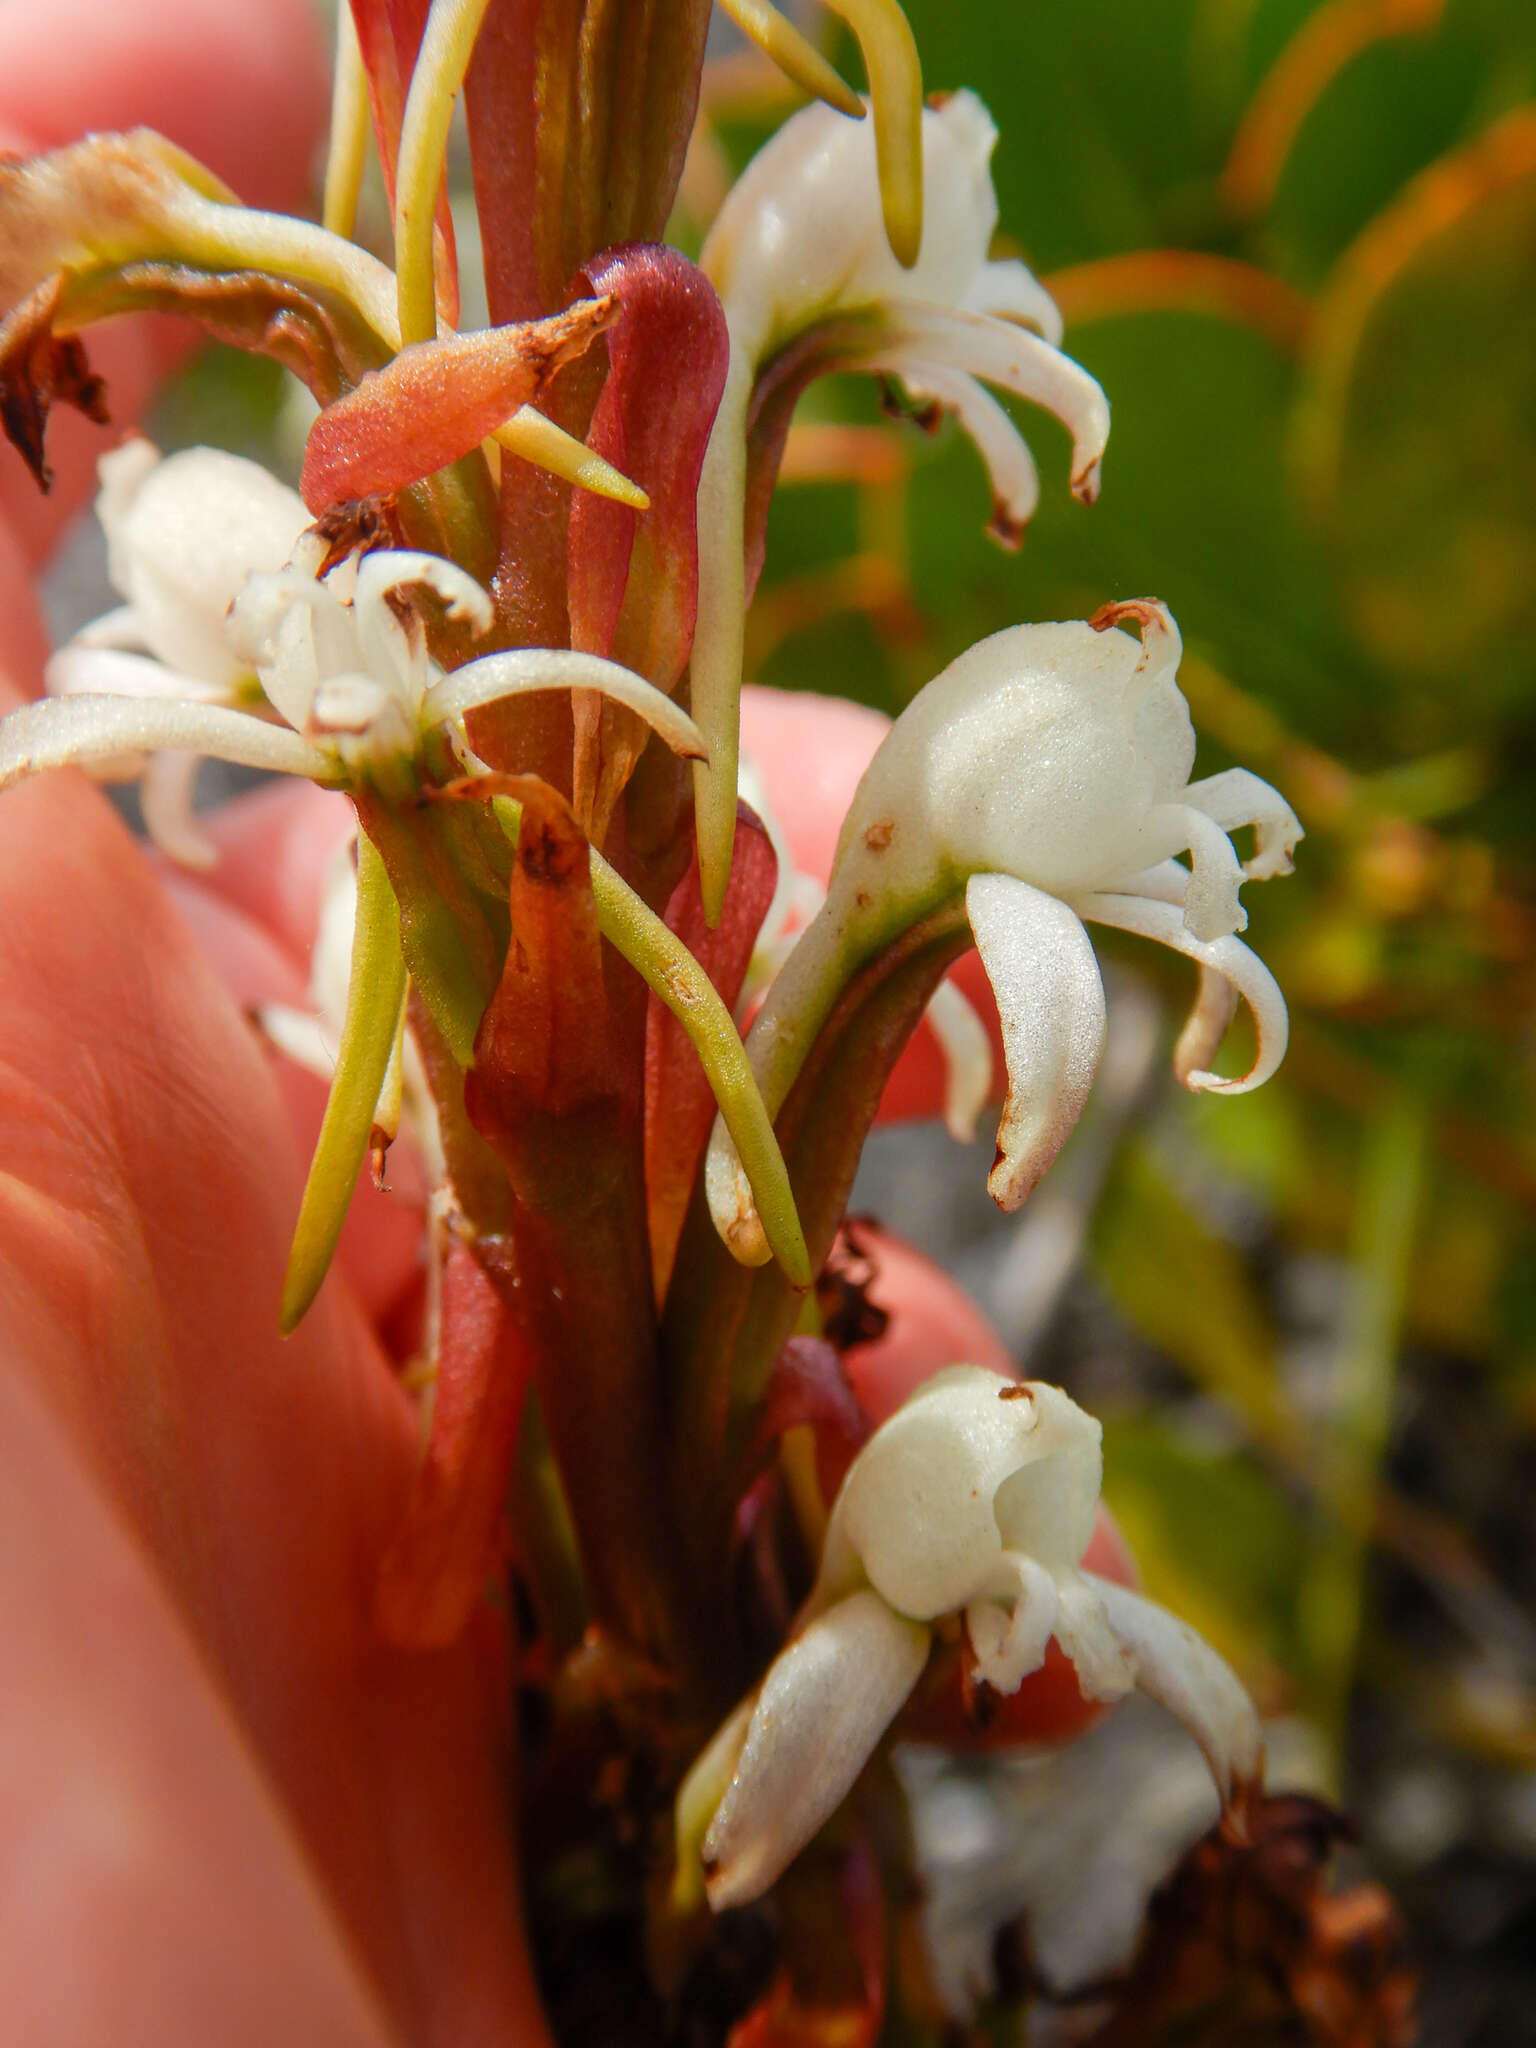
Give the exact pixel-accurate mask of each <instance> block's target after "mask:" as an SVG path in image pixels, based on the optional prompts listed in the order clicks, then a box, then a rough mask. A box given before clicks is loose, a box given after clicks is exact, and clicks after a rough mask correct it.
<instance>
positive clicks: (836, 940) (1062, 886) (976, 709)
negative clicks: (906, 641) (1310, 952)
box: [707, 601, 1301, 1261]
mask: <svg viewBox="0 0 1536 2048" xmlns="http://www.w3.org/2000/svg"><path fill="white" fill-rule="evenodd" d="M1126 619H1128V620H1133V621H1135V622H1137V623H1139V624H1140V626H1141V629H1142V641H1141V645H1140V646H1138V645H1137V644H1136V642H1135V641H1134V640H1133V639H1132V638H1131V637H1130V636H1129V635H1128V634H1125V633H1120V632H1114V631H1110V630H1108V629H1109V628H1110V627H1112V626H1114V625H1116V624H1117V623H1118V622H1119V621H1121V620H1126ZM1179 653H1180V643H1179V635H1178V629H1177V628H1176V627H1175V625H1174V623H1173V620H1172V619H1171V618H1170V617H1169V615H1168V613H1167V612H1166V611H1165V610H1164V609H1163V607H1162V606H1161V605H1159V604H1156V603H1153V602H1151V601H1139V602H1136V603H1132V604H1121V605H1110V606H1106V607H1105V609H1104V610H1103V611H1102V612H1100V613H1099V614H1098V615H1097V617H1096V618H1095V619H1094V620H1093V621H1092V622H1091V623H1085V622H1083V621H1081V620H1074V621H1071V622H1069V623H1066V624H1058V625H1038V626H1015V627H1013V628H1011V629H1010V630H1008V631H1006V632H1002V633H995V634H994V635H993V636H992V637H991V638H990V639H988V640H983V641H982V642H980V644H979V645H977V646H975V647H973V648H971V649H970V651H969V652H968V653H966V654H963V655H961V656H960V658H959V660H957V661H955V662H953V663H951V665H950V666H949V667H948V668H947V669H946V670H945V671H944V672H943V674H942V675H940V676H938V677H936V678H935V679H934V681H933V682H931V683H930V684H928V686H927V687H926V688H925V689H924V690H922V691H921V692H920V693H919V694H918V696H917V697H916V698H915V699H914V701H913V702H912V704H911V705H909V706H908V708H907V709H906V711H904V712H903V713H902V715H901V717H900V718H899V719H898V720H897V721H896V723H895V725H894V726H893V727H892V729H891V733H890V735H889V737H888V738H887V739H886V740H885V742H884V743H883V745H882V746H881V748H880V750H879V752H878V753H877V754H876V755H875V758H874V760H873V761H872V762H871V764H870V766H869V769H868V771H867V773H866V774H865V776H864V779H863V781H862V782H861V783H860V784H859V787H858V789H857V791H856V792H855V795H854V800H853V803H852V805H851V807H850V809H849V812H848V816H847V819H846V820H845V822H844V825H843V832H842V838H841V840H840V842H839V845H838V853H837V859H836V862H835V864H834V866H833V870H832V877H831V882H830V886H829V889H828V895H827V901H826V903H825V905H824V906H823V907H822V910H821V912H820V913H819V915H818V916H817V917H816V919H815V920H814V921H813V923H812V924H811V925H810V927H809V928H808V930H807V931H806V933H805V935H804V937H803V938H802V939H801V941H800V943H799V945H798V946H797V947H796V948H795V950H794V952H793V953H792V954H791V955H790V958H789V960H788V961H787V963H786V964H785V966H784V968H783V970H782V972H781V973H780V974H779V976H778V978H777V980H776V981H775V982H774V985H773V987H772V989H771V990H770V992H769V995H768V998H767V1001H766V1002H765V1003H764V1005H763V1008H762V1010H761V1011H760V1012H759V1014H758V1018H757V1021H756V1023H755V1024H754V1025H753V1027H752V1032H751V1035H750V1037H749V1039H748V1042H747V1050H748V1053H749V1055H750V1056H751V1059H752V1063H753V1068H754V1071H755V1072H756V1073H757V1076H758V1081H759V1085H760V1087H761V1088H762V1092H763V1097H764V1100H765V1101H766V1102H767V1104H768V1107H769V1110H770V1112H771V1113H775V1114H776V1113H777V1111H778V1109H779V1107H780V1105H781V1104H782V1103H783V1101H784V1098H785V1096H786V1094H787V1093H788V1090H789V1087H790V1086H791V1084H792V1083H793V1080H794V1078H795V1075H796V1074H797V1073H798V1071H799V1068H800V1065H801V1062H802V1061H803V1060H804V1058H805V1055H806V1053H807V1052H808V1051H809V1048H810V1045H811V1043H812V1042H813V1041H814V1038H815V1036H816V1033H817V1031H818V1030H819V1029H820V1027H821V1025H822V1023H823V1022H824V1021H825V1019H826V1017H827V1015H828V1014H829V1012H830V1009H831V1007H832V1004H833V1003H834V1002H835V1001H836V999H837V997H838V995H839V994H840V992H841V990H842V989H843V988H844V987H845V986H846V985H847V982H848V980H849V979H850V977H851V975H852V974H854V973H856V972H857V971H858V970H859V969H860V968H861V967H863V966H865V965H866V964H867V963H868V962H870V961H871V960H873V959H875V958H876V957H878V955H879V954H880V953H881V952H883V951H884V950H885V949H886V948H887V947H888V946H890V945H891V944H892V943H893V942H894V940H895V939H896V938H898V937H899V936H900V935H901V933H902V932H904V931H906V930H907V929H909V928H910V927H911V926H912V925H914V924H916V923H918V922H919V921H920V920H921V919H923V918H925V917H928V916H931V915H933V914H934V913H935V912H937V911H938V910H940V909H942V908H943V907H944V906H946V905H947V904H950V903H953V902H954V901H955V900H956V899H957V898H959V897H960V896H961V895H962V893H963V896H964V900H965V908H966V914H967V916H968V917H969V920H970V924H971V929H972V932H973V934H974V936H975V940H976V945H977V949H978V951H979V952H980V954H981V958H982V963H983V965H984V966H985V968H986V970H987V975H988V978H989V979H990V981H991V983H992V988H993V992H994V994H995V995H996V997H997V1006H998V1012H999V1016H1000V1018H1001V1020H1002V1030H1003V1049H1004V1053H1005V1056H1006V1060H1007V1068H1008V1096H1007V1101H1006V1103H1005V1105H1004V1109H1003V1117H1002V1123H1001V1125H1000V1127H999V1130H998V1139H997V1142H998V1157H997V1163H996V1165H995V1166H994V1167H993V1170H992V1174H991V1177H990V1179H989V1181H988V1186H989V1188H990V1189H991V1192H992V1194H993V1196H994V1198H995V1199H996V1201H997V1202H998V1203H999V1204H1000V1206H1001V1207H1003V1208H1005V1209H1012V1208H1016V1207H1017V1206H1018V1205H1019V1203H1021V1202H1022V1201H1023V1200H1024V1199H1025V1197H1026V1196H1027V1195H1028V1194H1029V1192H1030V1190H1031V1189H1032V1188H1033V1187H1034V1185H1035V1183H1036V1182H1037V1181H1038V1180H1039V1178H1040V1176H1041V1175H1042V1174H1043V1173H1044V1172H1045V1170H1046V1168H1047V1167H1048V1166H1049V1165H1050V1163H1051V1161H1052V1160H1053V1159H1054V1158H1055V1156H1056V1154H1057V1152H1058V1151H1060V1149H1061V1146H1062V1145H1063V1143H1064V1142H1065V1140H1066V1137H1067V1135H1068V1133H1069V1132H1070V1131H1071V1129H1072V1127H1073V1125H1074V1124H1075V1123H1076V1121H1077V1118H1078V1116H1079V1115H1080V1113H1081V1111H1082V1107H1083V1104H1084V1101H1085V1100H1086V1098H1087V1094H1088V1089H1089V1087H1090V1085H1091V1083H1092V1080H1093V1076H1094V1072H1095V1069H1096V1068H1097V1066H1098V1061H1099V1055H1100V1052H1101V1050H1102V1048H1103V1040H1104V989H1103V983H1102V981H1101V979H1100V975H1099V969H1098V963H1097V961H1096V960H1095V958H1094V954H1093V948H1092V946H1091V945H1090V944H1089V942H1088V937H1087V934H1086V932H1085V931H1084V929H1083V920H1084V919H1087V920H1089V921H1091V922H1094V923H1098V924H1107V925H1115V926H1118V927H1119V928H1121V929H1122V930H1125V931H1133V932H1140V933H1142V934H1144V935H1145V936H1146V937H1148V938H1153V939H1157V940H1159V941H1161V943H1162V944H1164V945H1166V946H1171V947H1172V948H1173V949H1174V950H1175V951H1177V952H1180V953H1185V954H1188V955H1189V957H1190V958H1191V959H1193V960H1195V961H1197V962H1198V963H1199V965H1200V990H1199V994H1198V996H1197V998H1196V1002H1195V1007H1194V1011H1193V1013H1192V1015H1191V1017H1190V1020H1189V1023H1188V1024H1187V1025H1186V1027H1185V1030H1184V1032H1183V1035H1182V1036H1181V1038H1180V1040H1179V1043H1178V1046H1177V1047H1176V1049H1175V1054H1174V1065H1175V1070H1176V1072H1177V1073H1178V1076H1179V1078H1180V1080H1182V1081H1183V1083H1184V1084H1185V1086H1186V1087H1188V1088H1191V1089H1195V1090H1211V1091H1217V1092H1221V1093H1225V1094H1241V1093H1243V1092H1244V1091H1246V1090H1248V1089H1251V1088H1256V1087H1257V1086H1258V1085H1259V1084H1260V1082H1262V1081H1264V1080H1266V1079H1267V1078H1268V1077H1269V1075H1270V1074H1272V1073H1273V1072H1274V1070H1275V1068H1276V1067H1277V1066H1278V1065H1279V1063H1280V1060H1281V1058H1282V1056H1283V1054H1284V1051H1285V1042H1286V1030H1287V1019H1286V1011H1285V1001H1284V998H1283V997H1282V996H1281V994H1280V991H1279V989H1278V987H1277V986H1276V985H1275V982H1274V979H1273V977H1272V976H1271V975H1270V973H1269V971H1268V969H1267V968H1266V967H1265V966H1264V965H1263V963H1262V962H1261V961H1260V960H1259V959H1258V958H1257V957H1256V956H1255V955H1254V954H1253V953H1251V952H1250V951H1249V950H1248V948H1247V947H1246V946H1245V945H1243V944H1242V942H1241V941H1240V940H1239V939H1238V938H1237V937H1236V936H1235V935H1236V933H1237V932H1239V931H1241V930H1242V929H1243V927H1244V925H1245V924H1246V922H1247V919H1246V916H1245V913H1244V911H1243V909H1242V906H1241V905H1240V903H1239V901H1238V888H1239V886H1240V884H1241V883H1242V881H1243V880H1244V879H1245V877H1248V878H1253V879H1262V878H1265V877H1268V876H1272V875H1278V874H1283V873H1285V872H1287V870H1288V869H1289V867H1290V865H1291V851H1292V848H1293V847H1294V846H1295V844H1296V841H1297V840H1298V839H1299V838H1300V837H1301V827H1300V825H1299V824H1298V823H1297V821H1296V818H1295V816H1294V814H1293V813H1292V811H1291V810H1290V807H1289V806H1288V805H1287V804H1286V803H1285V802H1284V800H1283V799H1282V798H1281V797H1280V796H1279V795H1277V793H1276V792H1275V791H1274V790H1273V789H1271V788H1270V787H1269V785H1268V784H1267V783H1264V782H1261V781H1260V780H1259V779H1258V777H1257V776H1254V775H1250V774H1249V773H1248V772H1247V771H1246V770H1244V769H1240V768H1235V769H1229V770H1227V771H1226V772H1225V773H1224V774H1220V775H1214V776H1211V777H1209V778H1208V779H1207V780H1205V781H1202V782H1190V781H1189V779H1188V778H1189V771H1190V768H1191V766H1192V764H1193V761H1194V753H1195V737H1194V732H1193V729H1192V728H1191V725H1190V722H1189V710H1188V706H1187V705H1186V704H1185V702H1184V698H1183V695H1182V693H1181V692H1180V690H1179V688H1178V684H1177V682H1176V680H1175V676H1176V672H1177V669H1178V663H1179ZM1244 825H1251V826H1252V827H1253V828H1254V846H1253V851H1252V853H1251V854H1250V856H1249V858H1248V859H1247V860H1246V862H1244V861H1240V860H1239V858H1238V856H1237V854H1236V852H1235V851H1234V849H1233V847H1232V844H1231V841H1230V839H1229V838H1228V837H1227V834H1228V833H1229V832H1231V831H1233V830H1234V829H1236V828H1238V827H1240V826H1244ZM1180 852H1187V853H1188V855H1189V857H1190V858H1189V864H1188V865H1187V866H1186V865H1184V864H1183V863H1182V862H1180V861H1178V860H1176V859H1175V858H1174V855H1176V854H1178V853H1180ZM1239 996H1241V997H1243V998H1244V1000H1246V1002H1247V1003H1248V1005H1249V1007H1250V1009H1251V1010H1252V1012H1253V1017H1254V1022H1255V1025H1256V1027H1257V1033H1258V1045H1257V1050H1256V1053H1255V1057H1254V1061H1253V1064H1252V1066H1251V1067H1250V1068H1249V1070H1248V1072H1247V1073H1246V1074H1244V1075H1242V1076H1241V1077H1238V1078H1235V1079H1223V1078H1221V1077H1219V1076H1217V1075H1216V1074H1214V1073H1212V1072H1211V1071H1210V1065H1209V1063H1210V1061H1211V1060H1212V1059H1213V1058H1214V1056H1215V1053H1216V1051H1217V1048H1218V1047H1219V1045H1220V1043H1221V1040H1222V1038H1223V1036H1224V1035H1225V1032H1226V1028H1227V1026H1228V1024H1229V1023H1230V1022H1231V1019H1232V1016H1233V1013H1234V1011H1235V1009H1236V1005H1237V999H1238V997H1239ZM707 1185H708V1191H709V1198H710V1207H711V1210H712V1211H713V1214H714V1217H715V1221H716V1224H717V1226H718V1227H719V1228H720V1230H721V1232H722V1234H723V1235H724V1236H725V1237H726V1238H727V1239H728V1241H729V1242H730V1243H731V1244H732V1246H733V1248H734V1249H735V1250H736V1253H737V1256H738V1257H743V1258H746V1259H748V1260H749V1261H755V1260H758V1259H760V1258H761V1256H762V1250H761V1246H760V1244H759V1243H758V1241H757V1234H756V1230H755V1227H754V1224H753V1219H752V1215H751V1209H750V1202H749V1201H748V1200H747V1198H746V1197H745V1193H744V1184H743V1182H742V1180H741V1177H740V1174H739V1171H738V1170H737V1168H736V1164H735V1161H734V1158H733V1157H732V1155H731V1151H730V1146H729V1140H728V1139H726V1137H725V1135H724V1133H723V1131H722V1130H721V1129H720V1127H719V1126H718V1125H717V1126H716V1132H715V1136H714V1138H713V1139H712V1141H711V1146H710V1159H709V1165H708V1169H707Z"/></svg>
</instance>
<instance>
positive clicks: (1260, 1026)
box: [1077, 895, 1290, 1095]
mask: <svg viewBox="0 0 1536 2048" xmlns="http://www.w3.org/2000/svg"><path fill="white" fill-rule="evenodd" d="M1077 908H1078V910H1079V912H1080V913H1081V914H1082V916H1084V917H1086V918H1089V919H1091V920H1092V922H1093V923H1095V924H1107V925H1112V926H1114V927H1115V929H1116V930H1118V931H1124V932H1138V933H1140V935H1141V936H1142V937H1143V938H1147V939H1156V940H1157V941H1158V942H1159V943H1160V944H1161V945H1164V946H1171V947H1172V948H1173V950H1174V951H1175V952H1176V953H1186V954H1188V956H1189V958H1190V959H1191V960H1198V961H1199V963H1200V965H1201V966H1202V967H1204V968H1208V969H1209V970H1210V971H1211V973H1213V974H1219V975H1220V976H1221V977H1222V979H1223V980H1225V981H1228V982H1230V983H1231V985H1232V986H1233V988H1235V989H1236V991H1237V993H1238V994H1239V995H1240V996H1241V997H1242V999H1243V1001H1244V1002H1245V1003H1246V1004H1247V1005H1248V1007H1249V1009H1250V1010H1251V1011H1252V1012H1253V1022H1254V1032H1255V1036H1256V1038H1257V1041H1258V1043H1257V1045H1256V1046H1255V1049H1254V1056H1253V1065H1252V1066H1251V1067H1250V1068H1249V1069H1248V1071H1247V1073H1246V1074H1242V1075H1239V1076H1237V1077H1236V1078H1235V1079H1232V1080H1227V1079H1225V1078H1223V1076H1221V1075H1220V1074H1213V1073H1211V1072H1209V1071H1208V1070H1205V1069H1201V1068H1191V1069H1190V1071H1189V1072H1187V1073H1181V1074H1180V1076H1179V1078H1180V1080H1181V1081H1183V1083H1184V1085H1185V1087H1186V1088H1190V1089H1193V1090H1194V1091H1195V1093H1197V1094H1211V1095H1246V1094H1247V1093H1248V1092H1249V1090H1250V1089H1253V1088H1257V1087H1259V1086H1260V1085H1261V1084H1262V1083H1263V1082H1265V1081H1267V1080H1268V1079H1269V1077H1270V1075H1271V1074H1273V1073H1274V1071H1275V1069H1276V1068H1277V1067H1278V1066H1279V1064H1280V1062H1281V1061H1282V1060H1283V1059H1284V1058H1285V1047H1286V1041H1287V1038H1288V1037H1289V1034H1290V1018H1289V1016H1288V1014H1287V1012H1286V1007H1285V997H1284V996H1283V995H1281V993H1280V987H1279V984H1278V983H1277V982H1276V980H1275V977H1274V976H1273V975H1272V974H1271V973H1270V971H1269V969H1268V968H1267V967H1266V966H1265V965H1264V962H1263V961H1262V960H1261V959H1260V958H1259V956H1258V954H1257V953H1255V952H1252V951H1251V950H1250V949H1249V948H1248V947H1247V946H1245V945H1244V944H1243V942H1242V940H1241V939H1233V938H1227V939H1216V940H1213V941H1211V942H1209V943H1208V942H1206V941H1204V940H1201V939H1197V938H1195V937H1194V936H1193V934H1192V933H1191V932H1190V931H1189V930H1188V929H1187V927H1186V926H1185V923H1184V916H1183V912H1182V911H1181V910H1180V909H1179V908H1178V907H1177V906H1176V905H1174V904H1171V903H1164V902H1161V901H1155V900H1152V899H1150V898H1148V897H1144V896H1116V895H1092V896H1084V897H1081V898H1079V899H1078V902H1077ZM1202 1003H1203V1005H1204V1009H1203V1010H1202V1009H1201V1004H1202ZM1215 1014H1216V1012H1215V1008H1214V1004H1213V1002H1212V999H1211V998H1210V996H1209V995H1202V997H1201V999H1200V1002H1199V1003H1197V1016H1198V1017H1199V1022H1198V1024H1196V1025H1195V1027H1194V1028H1195V1030H1196V1033H1197V1039H1196V1040H1195V1041H1192V1045H1191V1048H1190V1049H1191V1050H1192V1049H1193V1046H1194V1044H1195V1043H1199V1044H1202V1045H1203V1044H1204V1042H1205V1040H1206V1039H1207V1037H1208V1036H1209V1031H1210V1026H1211V1023H1212V1022H1213V1021H1214V1017H1215ZM1192 1021H1193V1020H1192ZM1186 1056H1187V1055H1186Z"/></svg>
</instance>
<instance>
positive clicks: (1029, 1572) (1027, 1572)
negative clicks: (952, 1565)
mask: <svg viewBox="0 0 1536 2048" xmlns="http://www.w3.org/2000/svg"><path fill="white" fill-rule="evenodd" d="M1004 1561H1005V1563H1006V1564H1007V1567H1008V1569H1009V1571H1010V1573H1011V1574H1012V1575H1013V1578H1014V1582H1015V1583H1014V1586H1013V1588H1012V1594H1013V1611H1012V1612H1011V1613H1010V1612H1009V1611H1008V1609H1007V1608H1005V1607H1003V1606H1001V1605H999V1603H998V1602H997V1601H995V1600H973V1601H972V1603H971V1604H970V1606H969V1607H967V1608H966V1610H965V1629H966V1634H967V1635H968V1636H969V1638H970V1643H971V1650H972V1653H973V1655H974V1657H975V1660H976V1676H977V1677H978V1678H980V1679H983V1680H985V1682H986V1683H987V1684H988V1685H990V1686H994V1687H995V1688H996V1690H997V1691H998V1692H1003V1693H1013V1692H1017V1691H1018V1689H1019V1687H1020V1686H1021V1685H1022V1684H1023V1683H1024V1680H1025V1679H1026V1678H1028V1676H1029V1675H1030V1673H1031V1672H1032V1671H1038V1670H1039V1669H1040V1666H1041V1665H1042V1664H1043V1663H1044V1662H1045V1652H1046V1648H1047V1646H1048V1644H1049V1643H1050V1640H1051V1637H1052V1636H1053V1635H1054V1634H1055V1633H1056V1611H1057V1606H1058V1604H1059V1596H1058V1594H1057V1591H1056V1581H1055V1580H1054V1579H1053V1578H1052V1577H1051V1574H1050V1573H1049V1572H1048V1571H1047V1570H1046V1568H1045V1566H1044V1565H1043V1564H1041V1563H1039V1561H1038V1560H1037V1559H1035V1558H1033V1557H1023V1556H1020V1555H1019V1554H1018V1553H1017V1552H1015V1553H1013V1554H1011V1555H1009V1556H1008V1557H1007V1558H1006V1559H1005V1560H1004Z"/></svg>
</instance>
